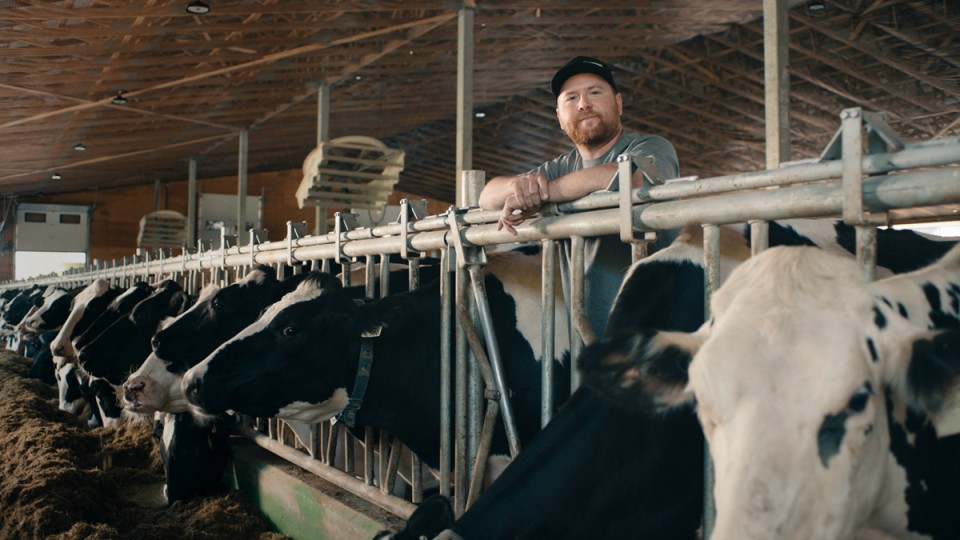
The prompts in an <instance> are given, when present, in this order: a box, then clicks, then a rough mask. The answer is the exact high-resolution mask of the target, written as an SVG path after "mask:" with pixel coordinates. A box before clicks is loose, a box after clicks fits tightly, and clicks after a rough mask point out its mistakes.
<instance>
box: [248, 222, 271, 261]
mask: <svg viewBox="0 0 960 540" xmlns="http://www.w3.org/2000/svg"><path fill="white" fill-rule="evenodd" d="M247 233H248V234H249V235H250V269H251V270H253V267H254V265H256V264H257V246H259V245H260V244H262V243H264V242H266V241H267V229H248V230H247Z"/></svg>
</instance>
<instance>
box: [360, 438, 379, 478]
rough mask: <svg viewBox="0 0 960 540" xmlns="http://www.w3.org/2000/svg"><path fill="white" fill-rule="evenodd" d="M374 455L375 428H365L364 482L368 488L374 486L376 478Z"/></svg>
mask: <svg viewBox="0 0 960 540" xmlns="http://www.w3.org/2000/svg"><path fill="white" fill-rule="evenodd" d="M375 474H376V473H375V472H374V455H373V428H372V427H369V426H365V427H364V428H363V480H364V482H366V483H367V485H368V486H372V485H373V480H374V477H375Z"/></svg>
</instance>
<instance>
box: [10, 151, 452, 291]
mask: <svg viewBox="0 0 960 540" xmlns="http://www.w3.org/2000/svg"><path fill="white" fill-rule="evenodd" d="M302 174H303V173H302V172H301V171H300V170H299V169H296V170H290V171H280V172H271V173H252V174H249V175H248V178H247V186H248V189H247V194H248V195H253V196H262V197H263V227H264V228H266V229H267V230H268V231H269V239H270V240H282V239H283V238H284V237H286V231H287V225H286V223H287V221H306V222H308V231H313V228H314V225H315V219H314V214H315V210H314V208H313V207H307V208H304V209H302V210H301V209H299V208H297V201H296V199H295V198H294V195H293V194H294V192H296V189H297V186H298V185H299V184H300V180H301V179H302V178H303V176H302ZM187 187H188V185H187V182H185V181H184V182H176V183H171V184H165V185H164V186H163V190H162V191H161V195H160V209H162V210H176V211H178V212H181V213H183V214H184V215H186V214H187ZM236 190H237V180H236V178H235V177H226V178H213V179H204V180H198V181H197V191H198V192H200V193H222V194H231V195H235V194H236ZM402 198H409V199H422V198H424V197H421V196H419V195H414V194H408V193H403V192H399V191H395V192H394V193H393V194H392V195H391V196H390V198H389V200H388V203H389V204H399V201H400V199H402ZM18 202H21V203H28V202H29V203H45V204H85V205H91V206H92V207H93V210H92V212H91V218H90V258H91V259H99V260H101V261H110V260H113V259H117V260H119V259H121V258H122V257H130V256H131V255H133V253H134V252H135V251H136V249H137V233H138V232H139V227H140V225H139V222H140V218H141V217H143V215H144V214H147V213H149V212H152V211H153V210H154V187H153V185H152V184H150V185H144V186H135V187H126V188H116V189H108V190H97V191H88V192H79V193H69V194H63V195H48V196H42V197H30V198H23V199H19V200H18ZM449 206H450V203H448V202H443V201H436V200H428V213H430V214H439V213H442V212H444V211H446V210H447V208H448V207H449ZM333 212H334V210H330V211H329V216H331V217H332V216H333ZM13 237H14V224H13V223H8V224H7V226H6V228H5V230H4V231H3V233H2V234H0V281H3V280H10V279H13V275H14V274H13V250H12V245H13ZM8 245H9V247H10V249H7V247H8Z"/></svg>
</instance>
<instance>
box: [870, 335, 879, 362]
mask: <svg viewBox="0 0 960 540" xmlns="http://www.w3.org/2000/svg"><path fill="white" fill-rule="evenodd" d="M867 350H869V351H870V360H871V361H872V362H874V363H876V362H877V361H878V360H880V357H879V355H877V345H876V343H874V342H873V338H867Z"/></svg>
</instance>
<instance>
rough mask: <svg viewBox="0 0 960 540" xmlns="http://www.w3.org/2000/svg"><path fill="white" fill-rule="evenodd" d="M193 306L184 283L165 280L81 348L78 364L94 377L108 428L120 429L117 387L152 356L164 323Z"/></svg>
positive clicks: (98, 403)
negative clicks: (127, 312)
mask: <svg viewBox="0 0 960 540" xmlns="http://www.w3.org/2000/svg"><path fill="white" fill-rule="evenodd" d="M189 303H190V300H189V298H188V296H187V295H186V294H184V292H183V289H182V287H181V286H180V284H178V283H177V282H175V281H172V280H165V281H162V282H161V283H159V284H158V285H157V286H156V289H155V291H154V292H153V294H151V295H150V296H148V297H147V298H144V299H143V300H141V301H140V302H138V303H137V305H135V306H134V307H133V309H131V310H130V314H129V315H128V316H126V317H120V318H119V319H117V320H115V321H114V322H113V323H112V324H111V325H110V326H108V327H107V328H106V329H105V330H103V332H101V333H100V334H99V335H97V336H96V337H95V338H94V339H92V340H91V341H89V342H88V343H86V344H85V345H83V346H82V347H81V348H80V350H79V354H78V357H77V358H78V363H79V365H80V367H81V368H82V370H83V373H85V374H86V375H88V376H90V380H89V382H88V385H89V387H90V389H91V391H92V392H93V395H94V396H95V397H96V398H95V401H96V406H97V409H98V410H99V413H100V417H101V420H102V423H103V426H104V427H116V426H117V425H118V422H119V420H120V410H121V408H120V403H119V400H120V396H119V395H118V394H117V391H116V388H118V387H119V386H120V384H121V383H122V382H123V380H124V379H125V378H126V377H127V375H129V374H130V372H132V371H134V370H136V369H137V368H138V367H139V366H140V364H141V363H142V362H143V360H144V359H145V358H146V357H147V356H148V355H149V354H150V340H151V338H152V337H153V335H154V334H155V333H156V332H157V331H158V330H159V329H160V327H161V324H162V323H163V322H164V320H166V319H167V318H169V317H174V316H176V315H178V314H179V313H181V312H182V311H183V310H184V309H185V308H186V306H189ZM91 405H93V402H91Z"/></svg>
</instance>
